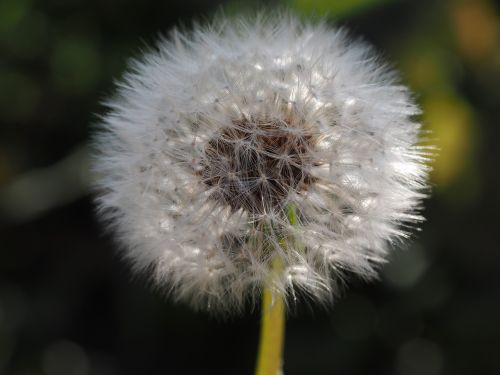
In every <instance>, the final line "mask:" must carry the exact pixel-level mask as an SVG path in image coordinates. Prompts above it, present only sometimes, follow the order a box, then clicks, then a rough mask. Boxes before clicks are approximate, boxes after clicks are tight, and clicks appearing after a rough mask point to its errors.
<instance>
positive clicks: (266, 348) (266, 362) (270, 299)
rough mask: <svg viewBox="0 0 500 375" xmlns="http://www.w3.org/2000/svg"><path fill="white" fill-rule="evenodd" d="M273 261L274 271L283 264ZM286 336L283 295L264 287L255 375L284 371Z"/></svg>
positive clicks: (277, 373) (269, 374)
mask: <svg viewBox="0 0 500 375" xmlns="http://www.w3.org/2000/svg"><path fill="white" fill-rule="evenodd" d="M279 263H281V262H278V261H277V259H276V260H275V261H274V262H273V265H272V268H273V270H274V271H278V272H280V271H281V270H282V268H283V267H282V265H281V264H279ZM284 336H285V303H284V300H283V295H282V294H281V293H280V292H276V291H275V290H273V289H272V288H270V287H265V288H264V293H263V298H262V317H261V328H260V343H259V356H258V360H257V369H256V371H255V375H279V374H281V373H282V371H281V368H282V357H283V341H284V340H283V339H284Z"/></svg>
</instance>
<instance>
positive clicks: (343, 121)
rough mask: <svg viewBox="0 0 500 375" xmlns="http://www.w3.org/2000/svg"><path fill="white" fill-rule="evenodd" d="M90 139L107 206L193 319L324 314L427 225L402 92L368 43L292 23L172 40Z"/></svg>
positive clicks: (117, 227) (135, 76)
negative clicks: (246, 313)
mask: <svg viewBox="0 0 500 375" xmlns="http://www.w3.org/2000/svg"><path fill="white" fill-rule="evenodd" d="M117 91H118V92H117V94H116V95H115V97H113V98H112V99H110V100H109V101H107V106H108V108H109V111H108V113H107V114H105V115H104V116H103V118H102V121H101V129H100V131H99V132H98V134H96V136H95V141H96V142H95V143H96V145H97V149H98V152H97V154H96V157H95V160H94V169H95V171H96V172H97V173H98V175H99V176H100V177H99V181H98V182H97V188H98V191H99V195H98V205H99V211H100V213H101V214H102V216H103V217H104V218H105V219H106V220H107V222H108V223H109V225H110V227H111V228H112V229H113V231H114V232H115V233H116V235H117V238H118V239H119V241H120V243H121V245H122V248H123V256H124V257H125V258H126V259H127V260H128V261H130V263H131V264H132V265H133V268H134V269H135V270H136V271H138V272H147V273H149V274H150V275H151V276H152V279H153V280H154V282H155V284H156V285H157V286H159V287H161V288H163V289H164V290H166V291H168V292H169V293H170V294H171V295H173V296H174V297H175V298H177V299H179V300H183V301H186V302H188V303H190V304H191V305H193V306H194V307H195V308H201V309H210V310H211V311H216V312H219V311H221V312H233V311H240V310H241V309H242V308H243V307H244V306H245V305H246V304H247V303H250V304H252V303H254V302H255V301H256V300H258V299H260V296H261V294H262V289H263V288H264V287H265V286H266V285H271V286H272V288H273V291H274V292H275V293H277V294H279V295H281V296H283V298H285V300H286V302H290V301H294V299H295V296H296V295H297V294H302V295H307V296H308V297H309V298H311V299H312V300H314V301H318V302H327V301H331V300H332V298H333V297H334V296H335V295H337V294H338V291H339V288H340V287H341V286H342V284H343V280H344V278H345V277H346V276H347V275H350V274H356V275H358V276H360V277H362V278H364V279H370V278H373V277H375V276H376V273H377V269H378V267H379V265H380V264H381V263H383V262H384V261H385V259H386V257H387V253H388V251H389V249H390V248H391V245H392V244H393V243H395V242H397V241H398V240H399V239H402V238H405V237H407V236H408V228H409V227H411V226H413V225H414V224H415V223H418V222H419V221H420V220H422V218H421V216H420V215H419V214H418V210H419V208H420V204H421V200H422V198H423V197H424V195H425V194H424V192H425V189H426V187H427V186H426V180H427V172H428V170H427V169H428V168H427V167H426V165H425V162H426V160H427V153H426V149H425V148H423V147H421V146H419V142H420V139H419V137H420V133H421V129H420V125H419V124H418V123H417V122H416V121H415V119H414V116H415V115H417V114H418V113H419V109H418V108H417V107H416V106H415V104H414V102H413V100H412V99H411V95H410V93H409V92H408V90H407V89H406V88H405V87H404V86H402V85H401V84H399V83H398V79H397V77H396V75H395V74H394V73H393V72H392V71H391V70H389V69H388V68H387V67H386V66H384V65H383V64H381V63H380V61H379V59H378V57H377V55H376V54H375V53H374V52H373V50H372V48H371V47H370V46H368V45H367V44H365V43H363V42H360V41H357V40H352V39H351V38H349V37H348V36H347V35H346V32H345V31H344V30H342V29H335V28H331V27H329V26H328V25H327V24H326V23H319V24H313V23H308V22H304V21H299V20H297V19H296V18H295V17H294V16H292V15H290V14H285V15H272V16H269V17H267V18H266V17H254V18H252V19H250V20H245V19H243V18H238V19H224V18H219V19H217V20H216V21H214V22H213V23H211V24H210V25H208V26H199V25H197V26H195V27H193V30H192V31H191V32H185V33H180V32H178V31H173V32H172V33H171V34H170V37H169V38H168V39H162V40H160V42H159V43H158V44H157V46H156V48H154V49H152V50H151V51H150V52H148V53H146V54H145V55H144V57H142V58H141V59H138V60H134V61H133V62H132V63H131V65H130V70H129V72H128V73H127V74H126V75H125V76H124V78H123V79H122V80H121V82H120V83H119V84H118V90H117Z"/></svg>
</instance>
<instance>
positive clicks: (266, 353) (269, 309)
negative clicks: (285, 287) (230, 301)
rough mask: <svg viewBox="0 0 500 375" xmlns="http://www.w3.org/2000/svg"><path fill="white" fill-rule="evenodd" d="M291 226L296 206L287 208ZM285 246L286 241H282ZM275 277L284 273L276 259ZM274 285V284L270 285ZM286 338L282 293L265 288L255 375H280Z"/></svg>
mask: <svg viewBox="0 0 500 375" xmlns="http://www.w3.org/2000/svg"><path fill="white" fill-rule="evenodd" d="M287 216H288V220H289V221H290V224H292V225H296V224H297V213H296V210H295V206H294V205H289V206H288V207H287ZM281 243H282V245H285V241H281ZM271 266H272V271H273V273H274V274H275V275H277V274H280V273H281V272H283V263H282V262H281V260H280V259H278V258H275V259H274V260H273V261H272V264H271ZM270 284H272V283H270ZM284 338H285V301H284V298H283V294H282V293H281V292H280V291H276V290H273V288H272V286H271V285H268V286H266V287H265V288H264V292H263V295H262V316H261V327H260V342H259V354H258V358H257V368H256V371H255V375H280V374H282V367H283V346H284Z"/></svg>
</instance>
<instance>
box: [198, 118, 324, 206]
mask: <svg viewBox="0 0 500 375" xmlns="http://www.w3.org/2000/svg"><path fill="white" fill-rule="evenodd" d="M315 143H316V137H315V136H314V135H313V133H312V131H311V129H310V128H308V127H304V126H303V125H301V126H300V127H299V126H298V125H296V126H294V125H292V124H291V122H290V121H289V120H254V119H249V120H247V119H244V120H234V121H233V124H232V126H229V127H226V128H223V129H221V130H220V131H219V132H218V133H217V134H216V135H215V136H214V137H213V138H211V139H210V140H209V141H208V142H207V144H206V146H205V154H204V157H203V159H202V163H201V164H202V165H201V167H202V168H201V173H200V174H201V178H202V181H203V183H204V184H206V185H207V186H209V187H210V188H212V190H213V193H212V194H211V199H213V200H216V201H218V202H220V203H221V204H225V205H229V206H230V207H231V208H232V209H234V210H238V209H240V208H243V209H245V210H247V211H249V212H251V213H262V212H265V211H266V210H269V209H272V208H274V207H276V206H280V205H282V204H283V202H284V201H285V200H286V198H287V197H288V195H289V194H290V193H291V192H297V193H301V192H304V191H305V190H307V188H308V186H309V185H310V184H311V183H313V182H314V181H315V178H314V177H313V176H312V175H311V167H312V166H314V165H318V163H317V162H316V161H315V160H314V147H315Z"/></svg>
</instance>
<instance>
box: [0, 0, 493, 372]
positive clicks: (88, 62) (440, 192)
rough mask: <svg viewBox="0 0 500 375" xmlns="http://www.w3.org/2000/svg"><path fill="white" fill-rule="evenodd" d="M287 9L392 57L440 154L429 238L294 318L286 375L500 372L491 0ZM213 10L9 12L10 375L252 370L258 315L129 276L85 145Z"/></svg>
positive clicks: (3, 85)
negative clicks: (166, 293)
mask: <svg viewBox="0 0 500 375" xmlns="http://www.w3.org/2000/svg"><path fill="white" fill-rule="evenodd" d="M283 3H287V4H288V5H289V6H291V7H292V8H293V9H295V10H296V11H297V12H299V13H303V14H309V13H310V12H311V11H312V12H313V13H314V14H316V15H325V14H329V16H328V17H329V19H332V20H335V21H336V22H337V23H338V24H342V25H347V26H348V27H349V28H350V29H351V30H352V31H353V33H354V34H356V35H361V36H363V37H364V38H366V39H367V40H369V41H370V42H372V43H373V44H375V45H376V46H377V47H378V48H379V49H380V50H381V51H383V54H384V56H385V57H386V58H387V59H388V60H389V61H391V62H392V63H393V64H394V65H395V67H397V68H398V69H400V70H401V72H402V77H403V80H404V81H405V82H406V83H408V84H409V85H410V86H411V87H412V89H413V90H414V91H415V92H416V96H417V100H418V101H419V102H420V103H421V105H422V107H423V108H424V111H425V115H424V116H423V118H422V121H423V122H424V124H425V126H426V128H427V129H430V130H432V132H433V133H432V134H433V137H434V138H435V143H436V144H437V145H438V147H439V148H440V149H441V151H440V156H439V158H438V159H437V160H436V162H435V163H434V168H435V170H434V172H433V175H432V183H433V185H434V191H433V196H432V198H431V199H429V200H428V201H426V210H425V216H426V217H427V222H426V223H425V224H424V225H423V226H422V232H418V233H416V235H415V240H414V241H413V242H412V244H410V245H408V246H407V248H406V249H404V250H402V251H398V252H395V253H394V256H393V259H392V261H391V263H390V264H389V265H388V266H387V267H385V268H384V271H383V273H382V277H381V281H380V282H377V283H373V284H369V285H367V284H363V283H360V282H356V281H354V282H353V283H352V285H351V288H350V290H349V291H348V292H347V293H346V295H345V297H344V298H342V299H341V300H339V301H338V302H337V304H336V305H335V306H334V308H333V309H331V310H328V311H326V310H324V309H321V308H317V307H314V306H313V307H311V308H304V309H301V310H299V311H296V312H294V313H293V314H291V316H290V317H289V319H288V323H287V337H286V349H285V364H284V370H285V374H287V375H296V374H313V375H314V374H320V375H321V374H335V375H342V374H353V375H354V374H366V373H370V374H397V375H441V374H453V375H459V374H500V248H499V245H498V243H499V241H498V237H499V233H500V220H499V215H500V199H499V196H500V186H499V185H500V173H499V171H500V168H499V166H498V164H499V161H500V151H499V149H500V146H499V139H500V128H499V119H500V105H499V103H500V101H499V99H500V95H499V94H500V48H499V4H498V2H494V1H489V0H471V1H460V0H457V1H451V0H450V1H430V0H426V1H418V0H415V1H396V0H393V1H390V0H385V1H380V0H356V1H354V0H337V1H333V0H331V1H328V0H323V1H321V0H317V1H310V0H289V1H288V2H285V1H282V2H281V3H280V4H283ZM220 4H221V3H220V2H218V1H208V0H205V1H203V0H183V1H168V0H163V1H135V2H134V1H118V0H116V1H113V0H90V1H89V0H85V1H84V0H44V1H36V0H1V1H0V223H1V224H0V225H1V236H0V374H8V375H87V374H88V375H116V374H120V375H121V374H123V375H132V374H134V375H139V374H200V373H202V374H217V375H223V374H252V371H253V367H254V360H255V355H256V347H257V339H258V330H259V314H258V312H249V313H248V314H246V315H245V316H243V317H236V318H232V319H230V320H228V321H217V320H214V319H212V318H210V317H209V316H207V315H205V314H203V313H194V312H192V311H191V310H190V309H188V308H186V307H185V306H183V305H181V304H176V303H173V302H171V301H170V300H168V299H165V298H164V297H162V296H160V295H158V294H157V293H155V292H153V291H151V290H150V289H149V288H147V286H146V285H145V282H144V280H140V279H133V278H132V277H131V275H130V274H129V271H128V267H127V266H126V265H125V264H123V262H121V261H120V260H119V259H118V257H117V256H116V249H115V246H114V244H113V241H112V240H111V239H110V238H109V236H107V235H105V234H104V233H103V229H102V227H101V226H100V225H99V223H98V222H97V220H96V218H95V215H94V213H93V205H92V201H91V196H90V194H89V192H88V191H89V189H88V186H89V181H90V180H91V178H92V177H91V176H90V175H89V173H88V172H87V166H88V163H87V159H88V153H89V151H88V148H87V147H86V146H85V144H86V142H87V140H88V139H89V134H90V132H91V125H92V124H93V123H95V122H96V121H97V116H96V115H97V114H99V113H102V111H103V107H102V106H101V105H100V101H101V100H102V99H104V98H105V97H107V96H108V95H109V94H110V93H112V91H113V81H114V80H116V79H118V78H119V77H120V75H121V74H122V72H123V71H124V69H125V67H126V61H127V59H128V58H129V57H131V56H138V55H140V51H141V48H144V46H145V45H147V44H150V43H151V42H153V41H154V40H156V38H157V36H158V35H159V33H160V32H166V31H168V30H169V29H170V28H171V27H172V26H173V25H179V24H187V25H189V23H190V22H191V21H192V20H193V19H200V18H202V19H203V18H207V17H208V18H210V16H211V15H212V14H213V13H214V12H216V11H217V10H218V9H219V7H220ZM268 4H269V3H268ZM223 6H224V9H225V11H226V12H227V13H239V12H242V11H245V9H255V8H256V7H258V4H257V3H256V2H242V1H240V2H225V4H224V5H223Z"/></svg>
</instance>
